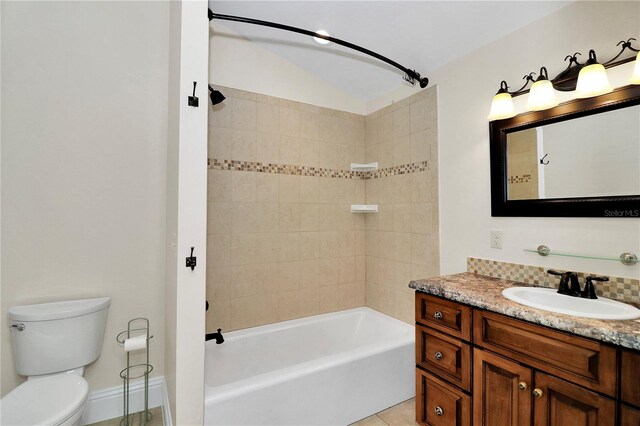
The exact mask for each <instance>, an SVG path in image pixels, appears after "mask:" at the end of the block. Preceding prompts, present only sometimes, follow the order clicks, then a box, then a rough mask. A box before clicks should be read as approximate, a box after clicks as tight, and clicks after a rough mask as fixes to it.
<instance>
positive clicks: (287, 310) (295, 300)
mask: <svg viewBox="0 0 640 426" xmlns="http://www.w3.org/2000/svg"><path fill="white" fill-rule="evenodd" d="M298 317H300V291H299V290H293V291H283V292H281V293H279V294H278V321H286V320H289V319H293V318H298Z"/></svg>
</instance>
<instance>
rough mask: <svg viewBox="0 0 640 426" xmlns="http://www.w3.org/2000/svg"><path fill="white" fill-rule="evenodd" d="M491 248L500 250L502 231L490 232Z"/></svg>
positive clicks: (494, 230) (493, 230)
mask: <svg viewBox="0 0 640 426" xmlns="http://www.w3.org/2000/svg"><path fill="white" fill-rule="evenodd" d="M491 248H496V249H501V248H502V231H498V230H496V229H492V230H491Z"/></svg>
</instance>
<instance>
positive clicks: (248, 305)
mask: <svg viewBox="0 0 640 426" xmlns="http://www.w3.org/2000/svg"><path fill="white" fill-rule="evenodd" d="M253 301H254V297H253V296H246V297H241V298H238V299H231V306H230V318H231V320H230V324H231V325H230V326H229V328H230V329H231V330H239V329H242V328H247V327H252V326H253V325H254V324H255V317H256V315H255V312H256V311H255V309H254V308H253Z"/></svg>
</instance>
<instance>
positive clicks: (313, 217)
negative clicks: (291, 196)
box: [300, 204, 320, 232]
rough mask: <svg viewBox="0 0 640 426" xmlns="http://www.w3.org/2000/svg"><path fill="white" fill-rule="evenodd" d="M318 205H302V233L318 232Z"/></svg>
mask: <svg viewBox="0 0 640 426" xmlns="http://www.w3.org/2000/svg"><path fill="white" fill-rule="evenodd" d="M318 211H319V205H318V204H300V231H303V232H309V231H318V230H319V229H320V227H319V225H318V223H319V222H318V214H319V213H318Z"/></svg>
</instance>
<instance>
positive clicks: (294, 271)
mask: <svg viewBox="0 0 640 426" xmlns="http://www.w3.org/2000/svg"><path fill="white" fill-rule="evenodd" d="M299 288H300V262H280V263H278V291H279V292H283V291H289V290H297V289H299Z"/></svg>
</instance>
